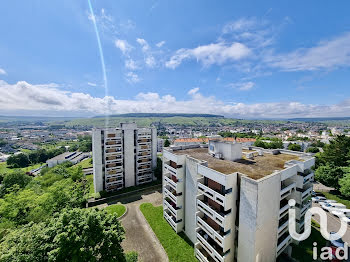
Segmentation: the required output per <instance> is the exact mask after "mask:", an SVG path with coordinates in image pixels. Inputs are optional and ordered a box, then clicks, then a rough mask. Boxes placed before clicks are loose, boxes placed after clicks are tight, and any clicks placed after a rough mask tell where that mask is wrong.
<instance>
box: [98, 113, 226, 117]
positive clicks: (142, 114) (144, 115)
mask: <svg viewBox="0 0 350 262" xmlns="http://www.w3.org/2000/svg"><path fill="white" fill-rule="evenodd" d="M100 117H103V118H104V117H105V116H95V118H100ZM109 117H163V118H165V117H217V118H224V116H221V115H212V114H181V113H180V114H179V113H128V114H119V115H110V116H109Z"/></svg>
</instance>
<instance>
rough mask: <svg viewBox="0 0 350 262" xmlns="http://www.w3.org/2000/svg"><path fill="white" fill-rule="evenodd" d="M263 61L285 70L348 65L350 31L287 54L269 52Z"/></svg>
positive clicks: (305, 69)
mask: <svg viewBox="0 0 350 262" xmlns="http://www.w3.org/2000/svg"><path fill="white" fill-rule="evenodd" d="M265 61H266V62H267V63H268V64H269V65H270V66H272V67H277V68H281V69H282V70H285V71H314V70H320V69H335V68H338V67H342V66H350V32H347V33H345V34H343V35H341V36H338V37H335V38H333V39H330V40H327V41H321V42H320V43H318V44H317V45H316V46H314V47H310V48H300V49H297V50H295V51H293V52H290V53H287V54H277V55H275V54H270V55H269V56H267V57H266V58H265Z"/></svg>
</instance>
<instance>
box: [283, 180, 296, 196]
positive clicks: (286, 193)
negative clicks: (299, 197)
mask: <svg viewBox="0 0 350 262" xmlns="http://www.w3.org/2000/svg"><path fill="white" fill-rule="evenodd" d="M295 187H296V183H292V184H290V185H288V186H285V187H283V188H281V199H284V198H286V197H287V196H289V195H290V194H291V193H292V192H293V190H295Z"/></svg>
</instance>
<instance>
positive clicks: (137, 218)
mask: <svg viewBox="0 0 350 262" xmlns="http://www.w3.org/2000/svg"><path fill="white" fill-rule="evenodd" d="M118 202H120V203H122V204H124V205H126V206H127V208H128V211H127V214H126V215H125V216H124V217H123V218H122V219H121V222H122V225H123V227H124V228H125V233H126V234H125V240H124V241H123V242H122V247H123V248H124V250H125V251H136V252H137V253H138V254H139V260H140V261H142V262H158V261H159V262H166V261H168V256H167V255H166V253H165V251H164V249H163V247H162V246H161V245H160V243H159V241H158V239H157V238H156V236H155V235H154V233H153V231H152V229H151V228H150V226H149V225H148V223H147V221H146V220H145V219H144V217H143V215H142V213H141V211H140V208H139V207H140V204H141V203H144V202H148V203H152V204H153V205H156V206H157V205H161V204H162V194H161V193H160V192H158V191H151V192H142V193H139V194H136V195H134V196H130V197H126V198H124V199H120V200H119V201H118ZM112 203H113V202H112ZM112 203H110V204H112Z"/></svg>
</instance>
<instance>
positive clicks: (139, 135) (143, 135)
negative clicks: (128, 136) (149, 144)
mask: <svg viewBox="0 0 350 262" xmlns="http://www.w3.org/2000/svg"><path fill="white" fill-rule="evenodd" d="M151 138H152V136H151V134H147V133H144V134H137V139H151Z"/></svg>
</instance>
